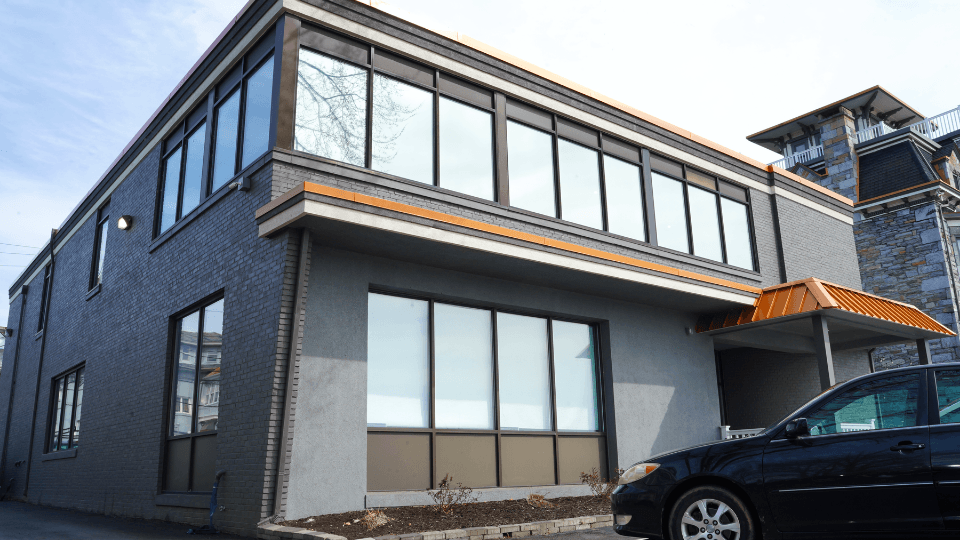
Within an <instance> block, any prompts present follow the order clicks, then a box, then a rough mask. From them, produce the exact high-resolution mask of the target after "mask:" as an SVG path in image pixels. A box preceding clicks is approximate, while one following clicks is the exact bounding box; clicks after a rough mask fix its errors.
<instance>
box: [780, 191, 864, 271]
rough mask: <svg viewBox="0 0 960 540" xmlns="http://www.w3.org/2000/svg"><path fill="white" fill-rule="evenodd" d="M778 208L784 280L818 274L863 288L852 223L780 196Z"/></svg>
mask: <svg viewBox="0 0 960 540" xmlns="http://www.w3.org/2000/svg"><path fill="white" fill-rule="evenodd" d="M777 209H778V212H779V217H780V231H781V234H782V238H783V260H784V266H785V269H786V272H787V275H786V276H785V279H784V281H785V282H789V281H794V280H798V279H805V278H809V277H816V278H820V279H822V280H824V281H829V282H831V283H836V284H837V285H843V286H845V287H850V288H853V289H857V290H860V286H861V284H860V268H859V265H858V261H857V254H856V252H855V251H854V250H853V249H851V247H852V245H853V244H854V239H853V227H851V226H850V225H849V224H847V223H844V222H842V221H840V220H837V219H834V218H832V217H829V216H826V215H824V214H822V213H820V212H817V211H816V210H813V209H810V208H807V207H806V206H803V205H801V204H799V203H796V202H794V201H791V200H789V199H786V198H784V197H780V196H778V197H777Z"/></svg>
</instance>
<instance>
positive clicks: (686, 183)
mask: <svg viewBox="0 0 960 540" xmlns="http://www.w3.org/2000/svg"><path fill="white" fill-rule="evenodd" d="M658 157H659V158H660V159H663V160H665V161H668V162H672V163H674V164H676V165H679V166H680V167H681V169H682V170H683V177H682V178H680V177H677V175H675V174H673V173H670V172H666V171H663V170H660V169H657V168H654V165H653V163H654V162H655V161H654V160H650V161H651V171H652V172H655V173H657V174H659V175H661V176H665V177H667V178H670V179H671V180H676V181H678V182H680V183H681V184H682V185H683V206H684V217H685V218H686V223H687V251H679V252H678V253H683V254H685V255H691V256H693V257H697V258H699V259H703V260H707V261H710V262H713V263H719V264H723V265H726V266H731V267H733V268H740V267H739V266H734V265H732V264H730V263H729V262H727V261H728V256H727V239H726V234H725V233H724V220H723V208H722V206H723V205H722V204H720V201H721V200H722V199H728V200H730V201H733V202H735V203H737V204H742V205H744V206H746V207H747V234H748V236H749V237H750V260H751V262H752V266H751V267H750V268H743V270H749V271H751V272H756V271H757V267H758V264H757V249H756V236H755V234H754V231H755V229H754V225H753V212H752V211H751V210H752V208H753V206H752V204H751V198H750V190H749V189H747V188H745V187H743V186H740V185H739V184H736V183H734V182H730V181H728V180H724V179H723V178H721V177H718V176H717V175H715V174H713V173H707V172H703V171H701V170H699V169H697V168H696V167H691V166H689V165H687V164H686V163H683V162H681V161H676V160H674V159H672V158H667V157H663V156H658ZM688 170H690V171H693V172H694V173H696V174H698V175H700V176H707V177H710V178H712V179H713V180H714V181H715V182H716V183H715V186H716V187H715V188H714V189H709V188H707V187H705V186H704V185H703V184H699V183H697V182H696V181H693V180H689V179H688V178H687V171H688ZM724 183H725V184H728V185H730V186H733V187H735V188H737V189H742V190H743V192H744V196H745V197H744V198H745V200H740V199H737V198H736V197H731V196H729V195H727V194H725V193H723V190H722V189H721V187H720V186H721V185H722V184H724ZM690 189H701V190H703V191H706V192H708V193H713V194H714V195H716V206H717V219H718V220H719V228H720V250H721V254H722V259H723V260H721V261H715V260H713V259H709V258H706V257H703V256H701V255H697V254H695V253H694V252H693V223H692V221H691V214H690V196H689V190H690ZM664 249H670V248H664ZM671 251H677V250H673V249H671Z"/></svg>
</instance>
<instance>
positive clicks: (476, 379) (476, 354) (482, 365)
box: [433, 304, 494, 429]
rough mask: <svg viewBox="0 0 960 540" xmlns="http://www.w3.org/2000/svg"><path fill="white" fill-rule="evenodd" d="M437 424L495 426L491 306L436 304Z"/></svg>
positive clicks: (463, 427) (443, 426)
mask: <svg viewBox="0 0 960 540" xmlns="http://www.w3.org/2000/svg"><path fill="white" fill-rule="evenodd" d="M433 309H434V325H433V328H434V334H433V335H434V354H435V360H434V361H435V363H436V368H435V369H436V388H437V389H436V395H437V397H436V400H437V401H436V424H437V425H436V427H438V428H459V429H493V427H494V425H493V424H494V422H493V321H492V318H491V312H490V311H488V310H484V309H471V308H465V307H458V306H450V305H446V304H435V305H434V308H433Z"/></svg>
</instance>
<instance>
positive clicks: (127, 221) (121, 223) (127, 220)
mask: <svg viewBox="0 0 960 540" xmlns="http://www.w3.org/2000/svg"><path fill="white" fill-rule="evenodd" d="M130 227H133V216H120V219H118V220H117V228H118V229H120V230H121V231H128V230H130Z"/></svg>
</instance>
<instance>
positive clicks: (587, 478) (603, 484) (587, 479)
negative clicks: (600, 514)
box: [580, 467, 623, 501]
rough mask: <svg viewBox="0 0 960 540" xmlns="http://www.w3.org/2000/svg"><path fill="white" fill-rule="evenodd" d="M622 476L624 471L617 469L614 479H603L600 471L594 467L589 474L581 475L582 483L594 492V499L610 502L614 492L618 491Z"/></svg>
mask: <svg viewBox="0 0 960 540" xmlns="http://www.w3.org/2000/svg"><path fill="white" fill-rule="evenodd" d="M621 474H623V469H617V470H616V475H615V476H614V477H612V478H609V479H606V478H603V477H601V476H600V471H598V470H597V468H596V467H594V468H592V469H590V472H588V473H585V472H581V473H580V482H582V483H584V484H587V485H588V486H590V491H592V492H593V496H594V497H596V498H598V499H602V500H605V501H609V500H610V495H611V494H612V493H613V490H615V489H617V484H618V483H619V481H620V475H621Z"/></svg>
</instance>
